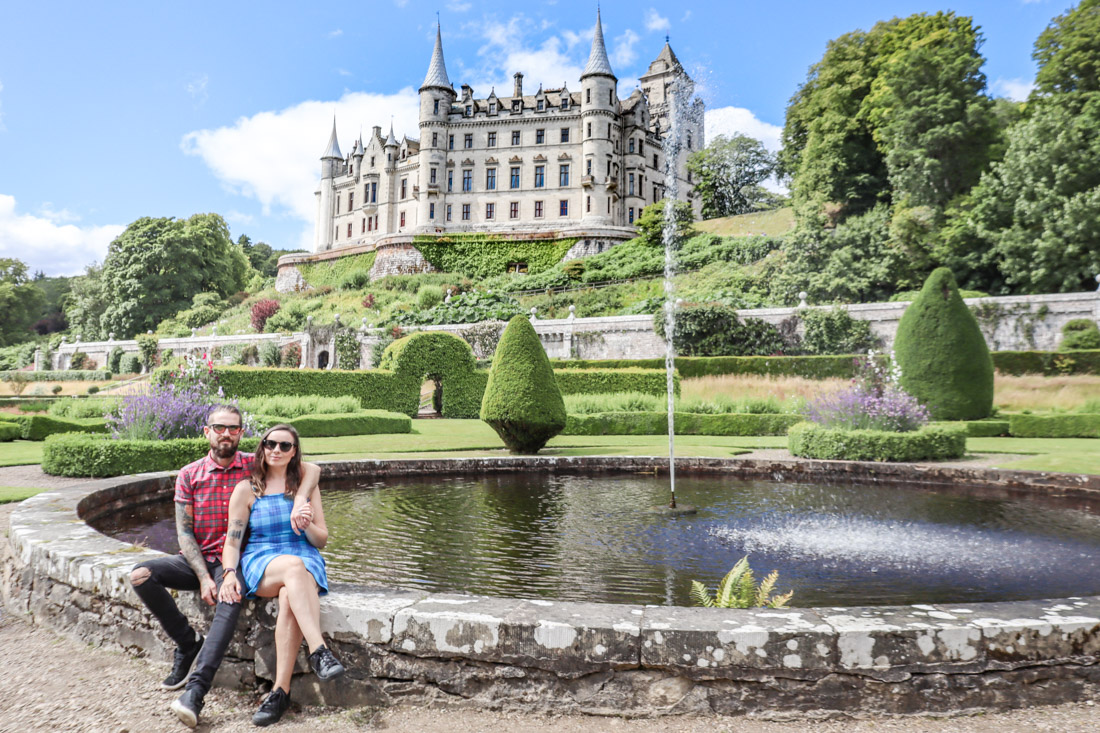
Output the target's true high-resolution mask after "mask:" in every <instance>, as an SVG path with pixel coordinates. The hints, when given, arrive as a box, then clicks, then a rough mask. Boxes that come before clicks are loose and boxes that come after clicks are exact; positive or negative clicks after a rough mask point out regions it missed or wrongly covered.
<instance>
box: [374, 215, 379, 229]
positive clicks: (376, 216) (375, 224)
mask: <svg viewBox="0 0 1100 733" xmlns="http://www.w3.org/2000/svg"><path fill="white" fill-rule="evenodd" d="M374 228H375V229H378V228H379V227H378V214H375V215H374Z"/></svg>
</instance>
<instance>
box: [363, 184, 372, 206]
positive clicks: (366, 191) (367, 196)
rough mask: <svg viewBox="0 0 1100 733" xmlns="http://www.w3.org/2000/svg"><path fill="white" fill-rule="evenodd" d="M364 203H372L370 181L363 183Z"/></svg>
mask: <svg viewBox="0 0 1100 733" xmlns="http://www.w3.org/2000/svg"><path fill="white" fill-rule="evenodd" d="M363 203H364V204H368V203H370V184H369V183H364V184H363Z"/></svg>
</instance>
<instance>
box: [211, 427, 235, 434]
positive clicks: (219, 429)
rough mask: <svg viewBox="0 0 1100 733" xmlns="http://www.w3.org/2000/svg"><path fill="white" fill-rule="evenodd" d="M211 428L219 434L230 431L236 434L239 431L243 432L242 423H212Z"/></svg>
mask: <svg viewBox="0 0 1100 733" xmlns="http://www.w3.org/2000/svg"><path fill="white" fill-rule="evenodd" d="M210 429H211V430H213V431H214V432H215V433H217V434H218V435H221V434H222V433H229V434H230V435H236V434H237V433H239V432H241V426H240V425H211V426H210Z"/></svg>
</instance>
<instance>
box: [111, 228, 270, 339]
mask: <svg viewBox="0 0 1100 733" xmlns="http://www.w3.org/2000/svg"><path fill="white" fill-rule="evenodd" d="M248 271H249V264H248V259H247V257H245V254H244V252H243V251H242V249H241V247H240V246H239V245H237V244H235V243H233V241H232V240H231V239H230V238H229V229H228V227H226V224H225V221H224V220H223V219H222V218H221V217H220V216H218V215H217V214H195V215H194V216H192V217H191V218H189V219H186V220H183V219H174V218H162V219H153V218H149V217H144V218H141V219H138V220H137V221H135V222H134V223H132V224H130V226H128V227H127V228H126V231H124V232H123V233H122V234H121V235H119V237H118V238H117V239H116V240H114V241H113V242H111V245H110V247H109V249H108V251H107V258H106V259H105V260H104V262H103V270H102V279H103V295H104V296H105V299H106V302H105V306H106V307H105V308H104V311H103V314H102V316H101V317H100V326H101V328H100V330H101V331H103V330H106V331H113V332H114V333H115V335H116V337H119V338H128V337H130V336H132V335H133V334H135V333H138V332H141V331H146V330H152V329H155V328H156V326H157V324H158V323H159V322H160V321H162V320H163V319H165V318H168V317H170V316H172V315H174V314H175V313H176V312H178V311H180V310H183V309H185V308H187V307H188V305H189V304H190V302H191V299H192V297H193V296H194V295H195V294H196V293H200V292H203V291H211V292H215V293H217V294H218V295H220V296H222V297H225V296H228V295H230V294H232V293H235V292H237V291H238V290H240V289H241V288H242V287H244V283H245V279H246V276H247V274H248Z"/></svg>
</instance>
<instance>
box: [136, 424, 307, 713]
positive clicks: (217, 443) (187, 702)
mask: <svg viewBox="0 0 1100 733" xmlns="http://www.w3.org/2000/svg"><path fill="white" fill-rule="evenodd" d="M206 422H207V424H206V425H205V426H204V427H203V429H202V432H203V435H204V436H205V437H206V439H207V440H208V441H209V442H210V451H209V453H207V455H205V456H203V457H202V458H200V459H199V460H197V461H195V462H193V463H189V464H188V465H186V466H184V467H183V469H181V470H180V472H179V475H178V476H177V477H176V495H175V504H176V534H177V536H178V538H179V546H180V552H179V555H175V556H171V557H161V558H157V559H155V560H149V561H148V562H143V563H140V564H138V565H136V566H135V567H134V569H133V571H131V573H130V582H131V584H132V585H133V587H134V592H135V593H137V595H138V597H139V598H141V600H142V601H143V602H144V603H145V605H146V606H147V607H148V608H149V610H150V611H151V612H152V614H153V616H155V617H156V619H157V620H158V621H159V622H160V624H161V626H162V627H163V628H164V631H165V633H167V634H168V636H169V637H170V638H171V639H172V641H174V642H175V643H176V651H175V655H174V658H173V661H172V671H171V672H170V673H169V674H168V676H167V677H166V678H165V679H164V682H162V683H161V687H162V688H164V689H165V690H178V689H179V688H181V687H183V686H184V685H186V689H184V691H183V694H182V695H180V697H179V698H178V699H177V700H175V701H174V702H173V703H172V710H173V711H174V712H175V713H176V715H177V716H179V719H180V720H181V721H182V722H183V723H185V724H186V725H188V726H190V727H192V728H193V727H195V726H196V725H198V719H199V713H200V712H201V711H202V707H203V699H204V698H205V696H206V693H207V691H209V689H210V685H211V683H212V682H213V680H214V674H215V673H216V672H217V671H218V666H219V665H220V664H221V662H222V657H224V656H225V650H226V648H228V646H229V642H230V641H231V640H232V638H233V631H234V629H235V628H236V625H237V617H238V616H239V615H240V612H241V605H240V603H219V602H217V598H218V589H219V588H220V587H221V584H222V579H223V576H224V574H225V573H226V572H235V571H236V569H235V568H229V569H228V570H224V571H223V568H222V565H221V554H222V546H223V545H224V544H225V533H226V529H227V528H228V521H229V497H230V496H231V495H232V494H233V488H234V487H235V486H236V485H237V484H238V483H239V482H240V481H244V480H247V479H248V478H249V476H250V474H251V471H252V461H253V454H251V453H242V452H240V451H238V450H237V445H238V444H239V443H240V440H241V430H242V428H243V423H242V420H241V412H240V410H238V409H237V408H236V407H233V406H228V405H227V406H220V407H215V408H214V409H213V410H212V411H211V412H210V414H209V415H208V417H207V421H206ZM312 488H313V487H312V486H309V487H302V490H303V491H307V490H308V491H312ZM306 496H308V493H306ZM169 588H173V589H176V590H197V591H199V595H200V597H201V598H202V600H203V601H204V602H205V603H206V604H207V605H210V606H214V605H216V608H215V610H214V620H213V621H211V622H210V630H209V631H208V632H207V636H206V639H205V641H204V640H203V637H202V636H201V635H199V634H198V633H197V632H196V631H195V630H194V629H193V628H192V627H191V624H190V623H189V622H188V621H187V618H186V617H185V616H184V615H183V614H182V613H180V610H179V608H178V607H177V606H176V603H175V601H174V600H172V595H171V594H170V593H169V592H168V589H169ZM192 666H193V667H194V671H193V672H191V668H192ZM188 673H190V676H189V674H188Z"/></svg>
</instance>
